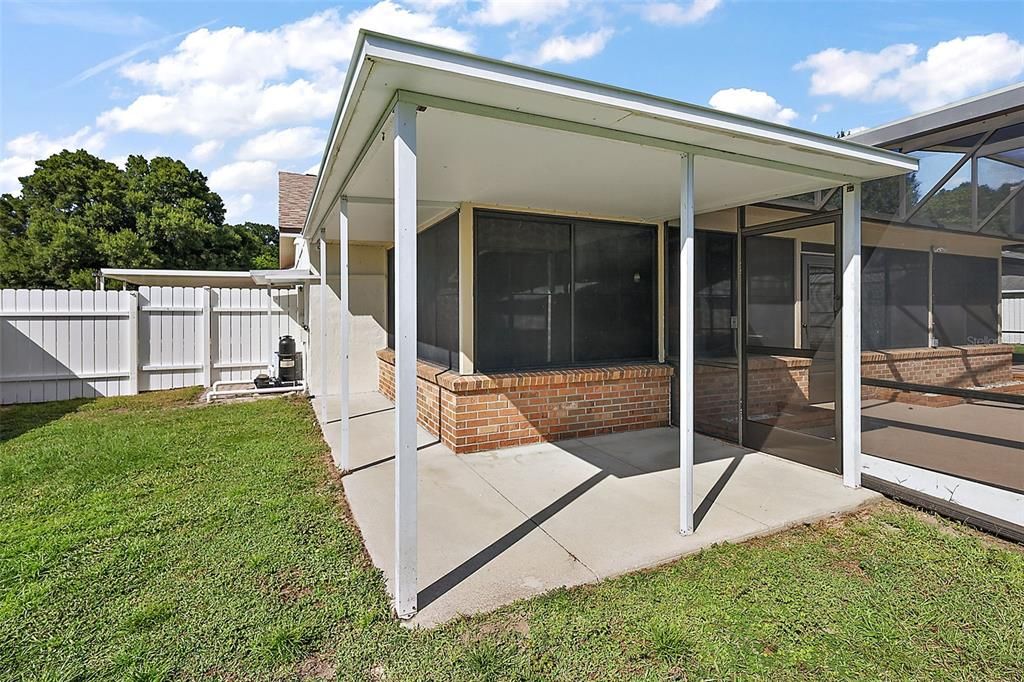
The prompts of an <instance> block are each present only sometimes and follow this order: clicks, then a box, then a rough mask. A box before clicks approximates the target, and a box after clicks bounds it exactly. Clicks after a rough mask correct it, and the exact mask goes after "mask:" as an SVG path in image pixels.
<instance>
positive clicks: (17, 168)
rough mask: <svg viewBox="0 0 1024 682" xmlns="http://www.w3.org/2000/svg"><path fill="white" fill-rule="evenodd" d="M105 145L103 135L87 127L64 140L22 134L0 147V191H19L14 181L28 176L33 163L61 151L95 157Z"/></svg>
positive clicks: (105, 138)
mask: <svg viewBox="0 0 1024 682" xmlns="http://www.w3.org/2000/svg"><path fill="white" fill-rule="evenodd" d="M106 143H107V135H106V133H104V132H102V131H94V130H93V129H92V128H90V127H89V126H85V127H84V128H79V129H78V130H76V131H75V132H73V133H71V134H70V135H66V136H64V137H49V136H47V135H44V134H43V133H40V132H31V133H25V134H24V135H19V136H18V137H15V138H13V139H11V140H8V142H7V144H6V145H4V146H5V148H6V150H7V152H8V154H9V156H7V157H4V158H2V159H0V192H12V193H13V192H17V191H19V190H20V188H21V183H20V182H18V178H20V177H23V176H25V175H31V174H32V171H33V170H35V166H36V164H35V162H36V161H38V160H40V159H45V158H47V157H49V156H51V155H53V154H56V153H57V152H60V151H62V150H64V149H69V150H72V151H73V150H76V149H86V150H88V151H89V152H91V153H93V154H99V153H100V152H101V151H102V150H103V147H104V146H105V145H106Z"/></svg>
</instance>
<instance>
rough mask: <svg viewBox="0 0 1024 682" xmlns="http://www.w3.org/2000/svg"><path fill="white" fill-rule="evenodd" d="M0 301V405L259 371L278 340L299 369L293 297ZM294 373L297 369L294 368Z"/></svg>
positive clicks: (201, 291) (182, 293)
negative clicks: (287, 339)
mask: <svg viewBox="0 0 1024 682" xmlns="http://www.w3.org/2000/svg"><path fill="white" fill-rule="evenodd" d="M267 295H268V292H267V290H266V289H229V288H212V287H140V288H139V291H137V292H135V291H130V292H129V291H63V290H59V291H52V290H45V291H44V290H38V289H33V290H27V289H17V290H14V289H4V290H2V291H0V403H2V404H5V405H7V404H11V403H28V402H43V401H48V400H67V399H70V398H82V397H94V396H109V395H133V394H135V393H138V392H139V391H151V390H159V389H166V388H180V387H184V386H209V385H210V384H211V383H213V382H214V381H219V380H240V381H246V380H249V379H251V378H252V377H254V376H255V375H256V374H259V373H260V372H264V371H266V368H267V365H268V361H273V360H274V355H273V352H274V350H276V348H277V340H278V338H279V337H281V336H283V335H285V334H290V335H291V336H292V337H294V338H295V341H296V345H297V348H298V350H299V351H300V353H302V354H301V355H300V356H299V359H300V363H301V362H302V361H303V360H304V359H305V353H304V352H302V351H304V350H305V341H306V334H305V332H304V331H303V324H304V323H305V306H304V303H303V297H302V292H301V290H300V289H297V288H296V289H275V290H273V295H272V299H271V301H272V302H271V307H270V315H268V314H267ZM300 371H301V365H300Z"/></svg>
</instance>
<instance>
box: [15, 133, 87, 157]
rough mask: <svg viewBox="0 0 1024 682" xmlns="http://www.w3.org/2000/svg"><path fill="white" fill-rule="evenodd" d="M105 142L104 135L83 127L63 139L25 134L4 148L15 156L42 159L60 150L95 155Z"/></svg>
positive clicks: (40, 134)
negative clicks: (87, 151) (80, 150)
mask: <svg viewBox="0 0 1024 682" xmlns="http://www.w3.org/2000/svg"><path fill="white" fill-rule="evenodd" d="M106 141H107V139H106V134H105V133H103V132H96V131H93V130H92V128H90V127H89V126H85V127H83V128H79V129H78V130H76V131H75V132H73V133H71V134H70V135H67V136H65V137H48V136H47V135H44V134H43V133H40V132H32V133H26V134H24V135H19V136H18V137H15V138H14V139H12V140H9V141H8V142H7V144H6V145H5V146H6V148H7V151H8V152H10V153H11V154H13V155H15V156H31V157H33V158H34V159H44V158H46V157H48V156H50V155H51V154H56V153H57V152H59V151H61V150H62V149H72V150H74V149H88V150H89V151H90V152H93V153H94V154H96V153H99V152H100V151H101V150H102V149H103V146H104V145H105V144H106Z"/></svg>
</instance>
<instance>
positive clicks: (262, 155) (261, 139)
mask: <svg viewBox="0 0 1024 682" xmlns="http://www.w3.org/2000/svg"><path fill="white" fill-rule="evenodd" d="M323 147H324V132H323V131H322V130H320V129H318V128H313V127H310V126H303V127H299V128H285V129H284V130H268V131H267V132H265V133H263V134H262V135H257V136H256V137H254V138H252V139H251V140H246V141H245V143H243V144H242V146H241V147H239V149H238V153H237V154H236V156H237V157H238V158H239V159H249V160H252V159H273V160H274V161H285V160H288V159H303V158H306V157H309V156H313V155H314V154H319V153H320V152H322V151H323Z"/></svg>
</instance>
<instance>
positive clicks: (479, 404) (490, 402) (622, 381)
mask: <svg viewBox="0 0 1024 682" xmlns="http://www.w3.org/2000/svg"><path fill="white" fill-rule="evenodd" d="M377 357H378V358H379V367H380V379H379V385H380V391H381V393H383V394H384V395H385V396H387V397H388V398H391V399H392V400H393V399H394V371H395V370H394V351H391V350H390V349H384V350H381V351H378V353H377ZM672 371H673V370H672V368H671V367H669V366H668V365H649V364H645V365H623V366H616V367H602V368H588V369H565V370H545V371H537V372H514V373H503V374H492V375H483V374H474V375H471V376H460V375H459V374H456V373H454V372H450V371H447V370H443V369H440V368H438V367H435V366H433V365H430V364H428V363H425V362H419V363H417V387H416V388H417V390H416V394H417V420H418V421H419V423H420V424H421V425H422V426H423V427H424V428H425V429H427V430H428V431H430V432H431V433H433V434H435V435H438V436H439V437H440V439H441V441H442V442H443V443H444V444H445V445H446V446H448V447H449V448H450V449H451V450H452V451H453V452H457V453H467V452H479V451H482V450H492V449H497V448H505V447H511V446H514V445H523V444H527V443H538V442H542V441H555V440H562V439H566V438H583V437H587V436H594V435H597V434H602V433H613V432H617V431H630V430H636V429H646V428H652V427H656V426H667V425H668V422H669V399H670V381H671V377H672Z"/></svg>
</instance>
